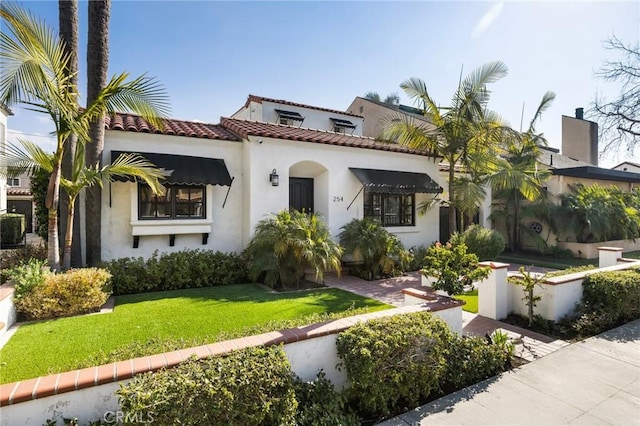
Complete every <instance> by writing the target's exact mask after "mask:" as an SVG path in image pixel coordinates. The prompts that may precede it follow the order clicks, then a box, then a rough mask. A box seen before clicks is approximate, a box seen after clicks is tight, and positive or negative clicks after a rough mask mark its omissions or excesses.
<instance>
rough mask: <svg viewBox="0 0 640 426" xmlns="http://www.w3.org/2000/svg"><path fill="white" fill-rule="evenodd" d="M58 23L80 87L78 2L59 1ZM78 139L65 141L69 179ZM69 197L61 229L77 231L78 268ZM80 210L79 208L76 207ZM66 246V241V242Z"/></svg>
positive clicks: (71, 75) (69, 70) (65, 170)
mask: <svg viewBox="0 0 640 426" xmlns="http://www.w3.org/2000/svg"><path fill="white" fill-rule="evenodd" d="M58 22H59V27H60V38H61V39H62V41H63V42H64V47H65V53H66V54H67V55H69V63H68V64H67V68H66V69H65V72H66V74H67V75H68V76H69V78H70V80H71V83H72V84H73V86H74V87H77V85H78V0H58ZM76 144H77V138H76V135H69V137H68V138H67V139H66V140H65V141H64V154H63V156H62V175H63V176H64V177H65V178H67V179H69V178H70V177H71V170H72V164H73V157H74V154H75V151H76ZM67 199H68V197H64V199H63V201H62V202H61V203H60V229H61V230H62V229H68V228H69V227H71V228H73V229H75V230H76V232H75V234H72V237H73V243H74V244H73V246H72V254H71V257H72V261H73V264H74V265H76V266H80V265H81V264H82V253H81V241H80V226H78V225H79V223H76V224H75V225H76V226H74V224H73V223H68V222H67V219H68V218H69V217H75V219H76V220H78V221H79V220H80V214H79V212H78V211H76V212H74V213H75V214H74V215H69V213H68V210H69V204H68V203H67ZM76 208H78V207H76ZM65 244H66V241H65Z"/></svg>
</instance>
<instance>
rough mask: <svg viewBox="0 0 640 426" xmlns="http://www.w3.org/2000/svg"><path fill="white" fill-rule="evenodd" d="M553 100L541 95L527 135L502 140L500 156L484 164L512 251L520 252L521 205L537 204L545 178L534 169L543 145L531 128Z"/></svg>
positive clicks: (540, 138) (542, 137) (552, 96)
mask: <svg viewBox="0 0 640 426" xmlns="http://www.w3.org/2000/svg"><path fill="white" fill-rule="evenodd" d="M555 97H556V95H555V93H553V92H547V93H545V94H544V96H543V97H542V100H541V101H540V104H539V105H538V108H537V109H536V112H535V114H534V116H533V118H532V119H531V122H530V123H529V128H528V129H527V131H526V132H524V133H522V134H520V135H517V136H511V137H507V138H505V139H504V144H503V149H504V153H503V155H502V156H501V157H497V158H495V159H494V161H491V162H489V163H488V164H489V168H490V169H491V172H490V173H489V174H488V176H487V178H486V181H487V182H489V183H490V184H491V186H492V188H493V190H494V191H495V197H496V198H497V199H499V200H502V205H503V209H502V211H500V210H498V211H497V215H501V216H503V217H504V218H505V221H506V225H507V234H508V237H509V247H510V248H511V250H512V251H517V250H519V249H520V238H521V229H520V222H521V207H522V206H521V202H522V201H523V200H528V201H529V202H534V201H541V198H542V196H543V190H542V184H543V182H544V181H545V180H546V179H547V177H548V176H549V172H548V171H547V170H544V169H538V157H539V155H540V146H546V144H547V141H546V139H545V138H544V136H543V135H542V134H537V133H536V131H535V125H536V122H537V121H538V119H540V117H541V116H542V113H543V112H544V111H545V110H547V109H548V108H549V106H551V103H552V102H553V100H554V99H555Z"/></svg>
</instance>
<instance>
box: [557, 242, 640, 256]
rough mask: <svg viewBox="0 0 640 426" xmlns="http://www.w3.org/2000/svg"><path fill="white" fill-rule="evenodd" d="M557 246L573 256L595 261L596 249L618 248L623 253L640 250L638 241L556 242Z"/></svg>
mask: <svg viewBox="0 0 640 426" xmlns="http://www.w3.org/2000/svg"><path fill="white" fill-rule="evenodd" d="M558 246H559V247H560V248H563V249H569V250H571V252H573V255H574V256H576V257H579V258H583V259H597V258H598V247H602V246H607V247H618V248H621V249H622V250H623V251H637V250H640V239H637V240H635V241H634V240H613V241H605V242H600V243H573V242H567V241H558Z"/></svg>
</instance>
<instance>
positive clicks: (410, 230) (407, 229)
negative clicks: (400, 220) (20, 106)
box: [384, 225, 420, 234]
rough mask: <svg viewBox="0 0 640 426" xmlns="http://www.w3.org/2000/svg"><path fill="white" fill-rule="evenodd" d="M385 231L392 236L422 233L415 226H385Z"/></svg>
mask: <svg viewBox="0 0 640 426" xmlns="http://www.w3.org/2000/svg"><path fill="white" fill-rule="evenodd" d="M384 229H386V230H387V231H389V232H391V233H392V234H415V233H418V232H420V231H419V230H418V228H417V227H416V226H415V225H412V226H385V227H384Z"/></svg>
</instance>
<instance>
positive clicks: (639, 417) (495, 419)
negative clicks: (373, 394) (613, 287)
mask: <svg viewBox="0 0 640 426" xmlns="http://www.w3.org/2000/svg"><path fill="white" fill-rule="evenodd" d="M382 425H384V426H396V425H398V426H406V425H621V426H622V425H624V426H627V425H640V320H636V321H634V322H631V323H629V324H626V325H624V326H622V327H618V328H616V329H613V330H610V331H608V332H605V333H603V334H600V335H598V336H595V337H591V338H589V339H587V340H585V341H582V342H579V343H574V344H572V345H569V346H567V347H564V348H561V349H559V350H558V351H556V352H554V353H552V354H550V355H548V356H545V357H544V358H542V359H540V360H537V361H536V362H532V363H529V364H526V365H524V366H522V367H520V368H517V369H515V370H512V371H509V372H506V373H503V374H501V375H500V376H497V377H494V378H491V379H488V380H485V381H484V382H481V383H478V384H476V385H474V386H471V387H468V388H466V389H463V390H461V391H459V392H456V393H453V394H451V395H449V396H446V397H444V398H441V399H438V400H436V401H433V402H431V403H429V404H426V405H423V406H422V407H419V408H417V409H415V410H413V411H410V412H407V413H405V414H403V415H402V416H399V417H396V418H393V419H391V420H389V421H386V422H384V423H382V424H381V426H382Z"/></svg>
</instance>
